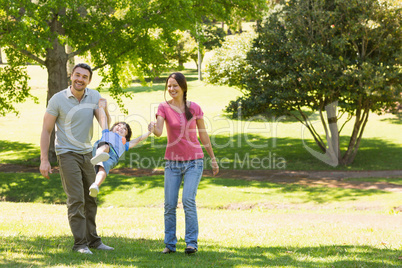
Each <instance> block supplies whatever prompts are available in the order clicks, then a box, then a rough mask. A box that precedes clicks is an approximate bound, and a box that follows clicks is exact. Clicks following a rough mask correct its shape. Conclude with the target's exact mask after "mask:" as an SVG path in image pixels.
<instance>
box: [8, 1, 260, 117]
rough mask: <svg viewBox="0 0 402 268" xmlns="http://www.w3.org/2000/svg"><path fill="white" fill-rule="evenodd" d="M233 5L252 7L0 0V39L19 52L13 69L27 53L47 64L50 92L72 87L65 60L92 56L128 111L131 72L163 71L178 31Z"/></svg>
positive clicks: (226, 15)
mask: <svg viewBox="0 0 402 268" xmlns="http://www.w3.org/2000/svg"><path fill="white" fill-rule="evenodd" d="M257 2H261V1H260V0H258V1H257ZM233 8H238V9H242V10H243V11H244V12H245V13H247V12H255V7H254V6H253V5H252V4H250V3H249V2H247V1H242V0H235V1H220V2H216V1H212V0H203V1H201V2H199V1H198V2H194V1H166V0H156V1H145V0H114V1H101V0H90V1H87V0H66V1H59V0H50V1H25V0H18V1H6V0H0V10H1V12H0V35H1V38H0V46H1V47H2V48H3V47H9V48H13V49H14V50H15V51H17V52H18V53H15V54H16V55H17V56H18V57H13V56H12V55H11V54H12V53H11V52H10V53H11V54H10V53H9V52H7V53H6V54H7V58H8V63H9V64H12V65H13V66H14V67H13V69H14V70H16V69H15V68H16V67H17V66H20V65H24V64H25V63H24V62H22V61H21V59H22V58H23V57H27V58H29V60H30V61H32V62H35V63H37V64H40V65H42V66H45V67H46V68H47V69H48V73H49V96H48V97H49V98H50V97H51V96H52V95H53V94H54V93H56V92H58V91H60V90H62V89H64V88H65V87H67V83H68V79H67V70H66V63H67V60H68V59H71V58H72V57H74V56H76V55H80V56H87V58H88V61H89V62H90V64H91V65H92V67H93V68H94V69H101V72H100V73H101V74H102V75H103V76H104V80H103V84H102V86H106V85H107V86H110V88H111V95H112V96H113V97H114V98H115V99H116V100H117V102H118V104H119V105H120V107H121V108H122V109H123V110H124V108H123V103H122V102H121V101H120V100H118V99H119V98H120V96H121V95H125V96H128V95H127V93H125V92H124V88H126V86H127V84H128V83H129V81H131V80H132V79H133V77H135V76H137V77H139V78H140V79H142V80H143V81H144V77H145V76H149V77H151V78H154V77H158V76H159V75H160V74H161V72H163V71H165V70H167V69H168V68H169V67H171V63H170V61H171V58H172V55H173V54H174V47H175V46H176V43H177V39H176V36H175V34H173V33H174V32H175V31H176V30H182V31H186V30H188V31H190V32H195V27H196V25H197V24H199V23H202V22H203V21H204V20H205V19H207V18H213V19H218V20H222V21H227V20H229V19H230V13H231V10H232V9H233ZM66 45H68V46H69V47H71V49H72V52H71V53H67V52H66V49H65V47H66ZM12 61H13V62H12ZM21 79H22V80H21ZM23 79H24V77H22V76H10V78H9V79H8V80H9V81H10V82H7V85H5V86H6V87H7V90H9V91H12V90H14V88H13V87H12V85H15V84H18V83H20V82H19V81H20V80H21V83H23ZM3 88H4V87H3ZM4 91H5V90H2V92H4ZM28 91H29V88H28V87H26V91H25V92H28ZM2 95H4V94H2ZM20 96H21V97H20V98H17V99H14V98H11V100H10V101H5V100H3V101H2V104H1V105H2V106H3V107H6V106H7V105H9V103H12V102H14V101H16V100H18V101H20V100H22V99H24V98H25V97H26V94H25V95H24V94H22V95H20ZM4 99H5V98H4ZM3 102H4V103H3ZM7 110H11V111H12V108H10V107H8V108H4V111H7Z"/></svg>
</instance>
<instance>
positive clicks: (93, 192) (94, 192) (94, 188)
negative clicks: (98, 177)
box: [89, 183, 99, 197]
mask: <svg viewBox="0 0 402 268" xmlns="http://www.w3.org/2000/svg"><path fill="white" fill-rule="evenodd" d="M98 193H99V187H98V185H96V184H95V183H92V185H91V187H89V195H90V196H92V197H96V196H97V195H98Z"/></svg>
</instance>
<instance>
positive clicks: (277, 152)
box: [119, 134, 402, 170]
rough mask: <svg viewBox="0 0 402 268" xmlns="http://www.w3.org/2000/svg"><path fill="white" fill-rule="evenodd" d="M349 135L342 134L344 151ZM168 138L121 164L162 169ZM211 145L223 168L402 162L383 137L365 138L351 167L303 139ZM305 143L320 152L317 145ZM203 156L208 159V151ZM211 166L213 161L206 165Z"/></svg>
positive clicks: (248, 138) (224, 139)
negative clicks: (324, 156) (323, 156)
mask: <svg viewBox="0 0 402 268" xmlns="http://www.w3.org/2000/svg"><path fill="white" fill-rule="evenodd" d="M348 141H349V137H341V145H342V150H345V149H346V146H347V143H348ZM166 143H167V139H166V137H160V138H155V137H154V136H151V137H150V138H148V141H147V142H146V143H143V144H141V145H140V146H138V147H136V148H134V149H133V150H131V151H128V152H127V153H126V154H125V156H124V158H123V159H122V160H121V161H120V163H119V166H120V167H128V168H162V167H163V163H164V153H165V149H166ZM211 143H212V147H213V148H214V153H215V156H216V158H217V160H218V163H219V164H220V168H221V169H248V170H253V169H261V170H397V169H400V163H401V162H402V149H401V147H400V145H398V144H394V143H391V142H388V141H385V140H381V139H363V140H362V141H361V145H360V149H359V151H358V153H357V156H356V158H355V161H354V162H353V164H352V165H350V166H337V167H332V166H330V165H327V164H325V163H324V162H322V161H321V160H319V159H317V158H315V157H314V156H313V155H312V154H310V153H309V152H308V151H307V150H306V148H305V147H304V145H303V141H302V140H301V139H294V138H274V137H269V138H265V137H261V136H259V135H255V134H237V135H233V136H230V137H229V136H226V135H225V136H223V135H217V136H211ZM306 146H308V147H310V148H311V149H313V150H315V151H316V152H319V153H321V152H320V151H319V150H318V147H317V146H316V144H315V143H314V142H313V141H311V140H307V141H306ZM204 155H205V157H206V159H208V154H207V153H205V150H204ZM205 167H206V169H210V163H209V162H208V163H207V165H206V166H205Z"/></svg>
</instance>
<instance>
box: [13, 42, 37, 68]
mask: <svg viewBox="0 0 402 268" xmlns="http://www.w3.org/2000/svg"><path fill="white" fill-rule="evenodd" d="M11 45H12V47H13V48H15V49H16V50H18V51H19V52H20V53H21V54H23V55H25V56H27V57H28V58H30V59H32V60H34V61H36V62H37V63H39V64H40V65H45V61H44V60H42V59H41V58H39V57H37V56H35V55H34V54H32V53H31V52H29V51H28V50H25V49H20V48H18V47H17V45H15V44H11Z"/></svg>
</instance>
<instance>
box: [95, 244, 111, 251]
mask: <svg viewBox="0 0 402 268" xmlns="http://www.w3.org/2000/svg"><path fill="white" fill-rule="evenodd" d="M95 249H99V250H114V248H112V247H109V246H106V245H105V244H103V243H101V244H100V245H99V246H97V247H96V248H95Z"/></svg>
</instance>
